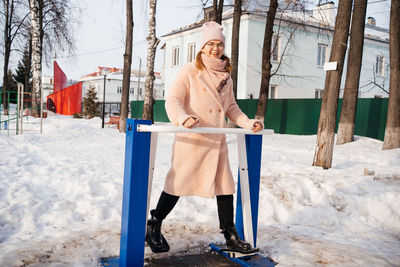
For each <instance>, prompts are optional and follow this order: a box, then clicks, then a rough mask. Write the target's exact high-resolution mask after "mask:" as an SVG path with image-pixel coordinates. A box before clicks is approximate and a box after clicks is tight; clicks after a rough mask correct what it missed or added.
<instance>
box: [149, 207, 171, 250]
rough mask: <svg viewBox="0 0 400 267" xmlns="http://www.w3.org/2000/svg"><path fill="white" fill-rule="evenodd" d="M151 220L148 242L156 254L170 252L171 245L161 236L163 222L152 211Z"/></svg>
mask: <svg viewBox="0 0 400 267" xmlns="http://www.w3.org/2000/svg"><path fill="white" fill-rule="evenodd" d="M150 214H151V218H150V219H149V220H148V221H147V229H146V242H147V244H148V245H149V247H150V248H151V250H152V251H153V252H154V253H161V252H168V251H169V245H168V243H167V240H165V238H164V236H163V235H162V234H161V225H162V220H159V219H157V218H156V217H155V216H154V210H152V211H150Z"/></svg>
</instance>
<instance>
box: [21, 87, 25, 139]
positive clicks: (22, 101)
mask: <svg viewBox="0 0 400 267" xmlns="http://www.w3.org/2000/svg"><path fill="white" fill-rule="evenodd" d="M24 88H25V87H24V85H23V84H22V85H21V91H22V94H21V108H22V116H21V134H22V131H23V128H22V124H23V122H24V96H25V93H24V91H25V90H24Z"/></svg>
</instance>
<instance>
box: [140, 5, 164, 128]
mask: <svg viewBox="0 0 400 267" xmlns="http://www.w3.org/2000/svg"><path fill="white" fill-rule="evenodd" d="M149 5H150V8H149V25H148V34H147V38H146V39H147V45H148V47H147V71H146V85H145V96H144V104H143V119H145V120H151V121H152V122H153V121H154V118H153V104H154V99H153V87H154V80H155V77H154V58H155V56H156V49H157V45H158V43H159V42H160V40H159V39H158V38H157V37H156V6H157V0H149Z"/></svg>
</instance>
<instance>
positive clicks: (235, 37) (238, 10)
mask: <svg viewBox="0 0 400 267" xmlns="http://www.w3.org/2000/svg"><path fill="white" fill-rule="evenodd" d="M241 16H242V0H235V2H234V10H233V25H232V52H231V60H232V72H231V77H232V81H233V94H234V95H235V98H237V77H238V63H239V31H240V18H241Z"/></svg>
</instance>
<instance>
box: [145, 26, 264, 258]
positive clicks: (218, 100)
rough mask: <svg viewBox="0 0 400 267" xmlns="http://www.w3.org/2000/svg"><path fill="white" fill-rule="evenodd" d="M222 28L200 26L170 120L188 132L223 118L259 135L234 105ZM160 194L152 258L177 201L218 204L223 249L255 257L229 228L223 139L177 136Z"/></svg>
mask: <svg viewBox="0 0 400 267" xmlns="http://www.w3.org/2000/svg"><path fill="white" fill-rule="evenodd" d="M222 29H223V28H222V26H221V25H219V24H217V23H215V22H206V23H205V24H204V25H203V26H202V31H203V36H202V40H201V51H200V52H199V53H198V54H197V57H196V61H195V64H192V63H188V64H186V65H184V66H183V67H182V69H181V70H180V72H179V73H178V75H177V77H176V79H175V81H174V83H173V84H172V86H171V88H170V90H169V92H168V96H167V99H166V102H165V108H166V111H167V115H168V118H169V119H170V121H171V122H172V123H173V124H174V125H176V126H184V127H186V128H192V127H193V126H197V127H219V128H222V127H226V120H225V117H227V118H229V119H230V120H231V121H232V122H234V123H235V124H237V125H238V126H240V127H242V128H246V129H250V130H253V131H260V130H262V129H263V127H264V126H263V123H262V121H260V120H251V119H249V118H248V117H247V116H246V115H245V114H244V113H243V112H242V111H241V110H240V109H239V107H238V105H237V104H236V101H235V98H234V95H233V91H232V79H231V77H230V71H231V65H230V61H229V58H228V57H226V56H225V55H224V48H225V37H224V35H223V34H222ZM172 153H173V154H172V164H171V165H172V166H171V169H170V170H169V172H168V174H167V177H166V181H165V186H164V191H163V192H162V193H161V196H160V199H159V201H158V204H157V207H156V209H155V210H152V211H151V212H150V213H151V218H150V219H149V220H148V223H147V231H146V242H147V243H148V245H149V246H150V248H151V249H152V251H153V252H166V251H168V250H169V246H168V243H167V241H166V240H165V238H164V237H163V235H162V234H161V224H162V220H164V219H165V217H166V216H167V215H168V214H169V213H170V211H171V210H172V209H173V208H174V206H175V204H176V202H177V201H178V199H179V196H191V195H196V196H201V197H207V198H213V197H214V196H216V198H217V207H218V217H219V223H220V228H221V230H222V233H223V234H224V236H225V239H226V244H227V247H228V248H230V249H233V250H237V251H240V252H242V253H250V252H254V251H257V249H254V248H252V247H251V245H250V244H249V243H246V242H244V241H243V240H241V239H240V238H239V236H238V234H237V232H236V228H235V225H234V223H233V193H234V192H235V187H234V181H233V177H232V173H231V170H230V166H229V158H228V147H227V145H226V140H225V135H224V134H197V133H189V134H188V133H178V134H176V135H175V140H174V144H173V152H172Z"/></svg>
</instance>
